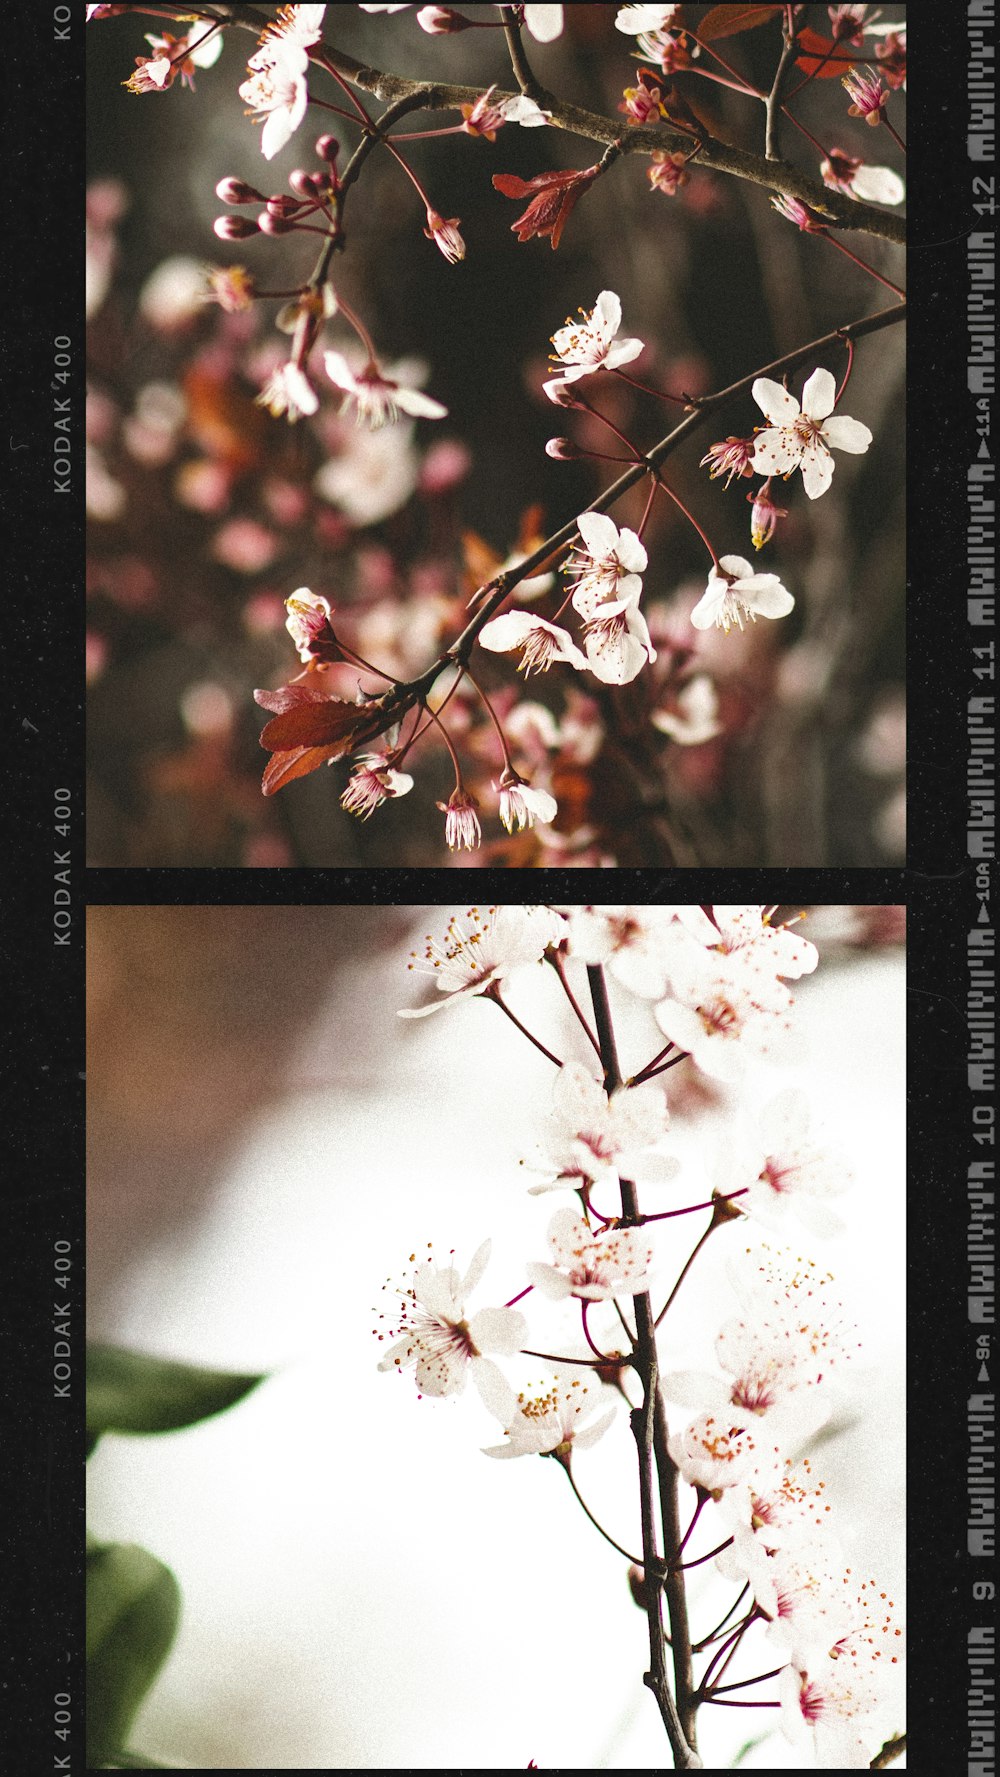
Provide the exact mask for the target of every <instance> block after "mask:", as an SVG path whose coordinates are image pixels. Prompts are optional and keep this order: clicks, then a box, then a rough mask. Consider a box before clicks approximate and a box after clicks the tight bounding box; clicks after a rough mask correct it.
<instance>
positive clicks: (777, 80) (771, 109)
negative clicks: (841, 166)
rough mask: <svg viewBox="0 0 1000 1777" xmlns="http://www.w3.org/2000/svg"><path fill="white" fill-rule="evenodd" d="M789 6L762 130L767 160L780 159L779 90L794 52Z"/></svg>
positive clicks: (792, 23)
mask: <svg viewBox="0 0 1000 1777" xmlns="http://www.w3.org/2000/svg"><path fill="white" fill-rule="evenodd" d="M790 12H791V7H789V6H786V8H785V31H784V47H783V49H782V51H781V58H780V60H779V62H778V66H777V68H776V69H775V71H774V79H773V81H772V82H771V90H770V92H769V93H768V95H767V126H766V129H765V132H764V153H765V155H766V156H767V159H768V160H780V158H781V148H780V146H779V134H778V132H779V128H780V113H781V91H782V88H783V86H784V84H785V75H786V74H787V72H788V65H789V63H790V62H791V59H792V57H793V55H794V54H795V24H794V21H792V20H791V19H790V17H789V14H790Z"/></svg>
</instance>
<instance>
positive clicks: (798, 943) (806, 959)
mask: <svg viewBox="0 0 1000 1777" xmlns="http://www.w3.org/2000/svg"><path fill="white" fill-rule="evenodd" d="M712 913H713V915H714V918H715V924H716V927H717V929H718V930H717V936H716V939H715V948H716V949H717V950H718V951H719V953H720V954H721V955H724V956H730V957H733V958H735V959H738V961H739V962H740V963H741V964H743V965H746V967H747V968H748V969H756V970H757V972H758V973H760V974H763V975H784V976H787V977H788V978H789V979H790V980H793V981H797V980H798V979H799V977H800V976H801V975H811V974H812V972H813V970H814V969H815V967H816V964H817V963H818V962H819V951H818V950H817V949H816V946H815V944H810V942H809V939H808V938H803V937H802V935H801V933H800V932H798V931H796V930H795V929H794V928H793V926H792V925H790V924H789V925H781V926H775V925H772V924H771V918H770V911H769V909H768V908H767V907H766V906H765V905H762V904H760V903H756V904H754V903H751V904H749V905H747V904H743V905H740V906H723V905H720V904H719V903H716V905H715V906H713V908H712Z"/></svg>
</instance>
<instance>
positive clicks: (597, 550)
mask: <svg viewBox="0 0 1000 1777" xmlns="http://www.w3.org/2000/svg"><path fill="white" fill-rule="evenodd" d="M576 525H577V530H578V531H579V533H580V536H581V538H582V540H583V541H582V547H581V546H580V545H579V544H578V545H577V546H576V548H575V550H574V552H573V554H572V555H571V556H570V558H569V561H568V562H567V563H566V572H567V573H568V574H570V575H573V576H574V579H573V606H574V609H575V610H577V611H579V613H580V616H581V617H584V618H591V617H597V616H600V617H611V616H614V615H615V614H616V613H617V612H619V611H624V610H625V609H626V608H627V607H628V606H629V605H633V604H634V603H635V601H636V600H637V599H638V597H639V594H640V593H641V592H642V579H641V575H642V574H643V573H644V571H645V568H646V561H647V556H646V551H645V549H644V548H643V546H642V544H641V543H640V541H639V539H638V537H637V536H636V534H635V532H634V531H630V530H628V529H627V528H624V527H623V528H622V530H620V531H619V529H618V526H617V525H616V524H615V522H614V520H613V519H611V518H609V517H608V515H607V513H606V512H581V513H580V515H579V517H578V518H577V521H576Z"/></svg>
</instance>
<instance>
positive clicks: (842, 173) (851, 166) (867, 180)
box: [819, 148, 906, 204]
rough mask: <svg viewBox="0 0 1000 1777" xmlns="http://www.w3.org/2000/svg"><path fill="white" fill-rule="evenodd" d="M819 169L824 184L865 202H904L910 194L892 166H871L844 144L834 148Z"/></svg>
mask: <svg viewBox="0 0 1000 1777" xmlns="http://www.w3.org/2000/svg"><path fill="white" fill-rule="evenodd" d="M819 170H820V176H821V178H822V180H823V184H824V185H829V186H831V187H832V189H833V190H834V191H846V193H847V195H848V197H855V198H860V199H861V200H862V201H863V202H864V203H868V204H901V203H902V201H903V199H904V197H905V196H906V186H905V185H904V184H903V181H902V179H901V178H900V176H899V174H898V173H894V172H893V170H892V168H891V167H871V166H867V165H866V164H865V162H864V161H863V160H858V159H856V158H855V156H854V155H852V154H847V153H845V151H844V149H843V148H831V150H830V153H829V155H828V157H827V159H826V160H825V161H824V162H823V164H822V166H821V167H820V169H819Z"/></svg>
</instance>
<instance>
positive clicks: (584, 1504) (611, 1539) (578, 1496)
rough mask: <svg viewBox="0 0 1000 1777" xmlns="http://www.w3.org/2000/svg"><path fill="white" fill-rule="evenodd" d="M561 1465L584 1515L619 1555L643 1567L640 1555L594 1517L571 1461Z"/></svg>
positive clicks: (634, 1565)
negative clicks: (626, 1546) (570, 1463)
mask: <svg viewBox="0 0 1000 1777" xmlns="http://www.w3.org/2000/svg"><path fill="white" fill-rule="evenodd" d="M559 1466H560V1468H563V1469H565V1471H566V1479H567V1481H568V1482H569V1484H570V1486H571V1487H572V1489H573V1492H574V1493H575V1495H576V1501H577V1504H578V1505H579V1506H581V1507H582V1509H583V1512H584V1515H585V1517H587V1518H589V1519H590V1522H591V1523H592V1525H593V1526H594V1529H595V1530H599V1531H600V1533H601V1535H602V1536H603V1538H604V1540H605V1542H606V1543H610V1544H611V1547H612V1548H613V1549H617V1551H618V1553H619V1555H624V1557H625V1559H626V1561H631V1563H632V1565H633V1567H641V1566H642V1562H641V1561H640V1560H639V1557H638V1556H637V1555H630V1554H629V1552H628V1550H627V1549H623V1548H622V1546H621V1543H616V1542H615V1539H614V1537H613V1536H609V1535H608V1533H607V1531H606V1530H605V1528H604V1526H603V1524H598V1522H597V1519H596V1518H595V1517H594V1514H593V1512H592V1511H591V1509H590V1507H589V1505H588V1504H587V1502H586V1500H585V1499H584V1498H583V1496H582V1494H581V1492H580V1489H579V1487H578V1486H577V1484H576V1482H575V1481H574V1479H573V1471H572V1469H571V1468H570V1466H569V1463H568V1462H563V1463H560V1465H559Z"/></svg>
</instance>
